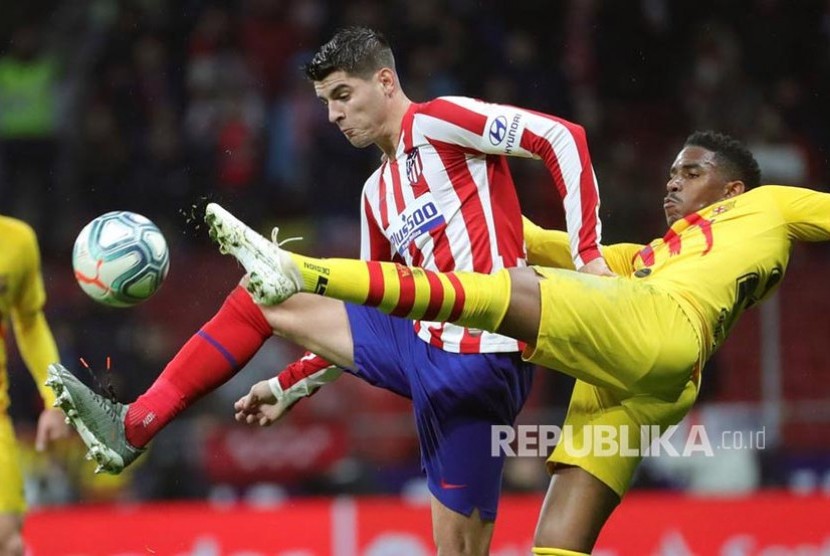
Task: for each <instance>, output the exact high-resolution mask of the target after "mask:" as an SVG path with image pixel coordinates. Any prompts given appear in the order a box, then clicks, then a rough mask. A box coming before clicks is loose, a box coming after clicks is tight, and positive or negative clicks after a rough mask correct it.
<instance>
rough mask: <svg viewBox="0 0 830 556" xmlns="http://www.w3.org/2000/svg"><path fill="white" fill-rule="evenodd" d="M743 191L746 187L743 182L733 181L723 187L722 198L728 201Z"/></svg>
mask: <svg viewBox="0 0 830 556" xmlns="http://www.w3.org/2000/svg"><path fill="white" fill-rule="evenodd" d="M744 191H746V185H745V184H744V182H743V181H742V180H733V181H730V182H727V184H726V186H725V187H724V190H723V198H724V199H729V198H731V197H734V196H736V195H740V194H741V193H743V192H744Z"/></svg>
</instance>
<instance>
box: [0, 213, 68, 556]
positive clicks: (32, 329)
mask: <svg viewBox="0 0 830 556" xmlns="http://www.w3.org/2000/svg"><path fill="white" fill-rule="evenodd" d="M45 300H46V294H45V293H44V289H43V278H42V275H41V271H40V250H39V249H38V244H37V238H36V236H35V233H34V231H33V230H32V228H31V227H29V226H28V225H27V224H25V223H24V222H21V221H20V220H16V219H13V218H9V217H5V216H0V555H2V556H6V555H14V556H18V555H22V554H23V540H22V538H21V529H22V524H23V513H24V511H25V499H24V496H23V473H22V470H21V469H20V462H19V458H18V452H17V442H16V440H15V437H14V429H13V428H12V423H11V419H10V418H9V415H8V413H7V410H8V407H9V404H10V400H9V392H8V376H7V373H6V345H5V338H6V331H7V329H8V325H9V324H11V325H12V328H13V330H14V336H15V340H16V342H17V347H18V349H19V350H20V354H21V355H22V356H23V360H24V361H25V363H26V366H27V367H28V368H29V371H30V372H31V374H32V377H33V378H34V380H35V383H37V386H38V391H39V392H40V395H41V397H42V398H43V403H44V410H43V412H42V413H41V414H40V418H39V419H38V425H37V433H36V437H35V446H36V448H37V449H38V450H43V449H45V448H46V446H47V444H48V442H49V441H50V440H54V439H57V438H63V437H65V436H67V435H68V434H69V428H68V425H67V424H66V423H65V422H64V415H63V413H62V412H61V411H60V409H53V408H52V403H53V402H54V401H55V396H54V394H53V393H52V391H51V390H50V389H49V388H47V387H46V385H45V382H46V368H47V367H48V366H49V364H51V363H55V362H56V361H58V350H57V347H56V346H55V340H54V338H53V337H52V332H51V330H50V329H49V325H48V323H47V322H46V317H45V316H44V314H43V304H44V302H45Z"/></svg>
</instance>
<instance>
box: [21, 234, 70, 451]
mask: <svg viewBox="0 0 830 556" xmlns="http://www.w3.org/2000/svg"><path fill="white" fill-rule="evenodd" d="M26 232H27V233H26V234H25V242H26V247H25V249H24V250H23V253H24V255H23V256H22V257H21V259H20V260H19V263H20V264H21V265H23V267H24V271H23V274H22V281H21V288H20V291H19V293H18V295H17V297H16V299H15V301H14V306H13V307H12V310H11V320H12V328H13V330H14V336H15V341H16V342H17V347H18V350H19V351H20V355H21V356H22V357H23V361H24V363H25V364H26V367H27V368H28V369H29V372H30V373H31V375H32V378H33V379H34V381H35V384H36V385H37V389H38V392H39V393H40V397H41V398H42V399H43V406H44V409H43V411H42V412H41V415H40V418H39V420H38V430H37V437H36V447H37V448H38V449H39V450H42V449H44V448H45V447H46V444H47V442H48V441H49V440H52V439H55V438H61V437H64V436H66V435H67V434H68V432H69V431H68V429H67V428H66V424H65V423H64V419H63V415H62V414H61V412H60V410H58V409H54V408H53V407H52V406H53V404H54V403H55V394H54V393H53V392H52V390H51V389H50V388H49V387H47V386H46V369H47V367H48V366H49V365H50V364H52V363H57V362H59V360H60V357H59V356H58V347H57V344H56V343H55V337H54V336H53V335H52V330H51V329H50V328H49V324H48V322H47V321H46V316H45V315H44V313H43V305H44V304H45V302H46V293H45V289H44V287H43V277H42V275H41V271H40V250H39V249H38V245H37V238H36V237H35V234H34V231H32V230H31V229H30V228H27V230H26Z"/></svg>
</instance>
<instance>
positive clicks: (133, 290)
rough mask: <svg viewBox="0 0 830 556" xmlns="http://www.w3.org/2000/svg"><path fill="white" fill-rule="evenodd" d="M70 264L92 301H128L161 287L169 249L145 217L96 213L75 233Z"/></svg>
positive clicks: (126, 303)
mask: <svg viewBox="0 0 830 556" xmlns="http://www.w3.org/2000/svg"><path fill="white" fill-rule="evenodd" d="M72 268H73V269H74V270H75V279H76V280H77V281H78V284H79V285H80V286H81V289H82V290H84V292H86V294H87V295H89V297H91V298H92V299H94V300H95V301H98V302H99V303H103V304H105V305H110V306H112V307H131V306H133V305H137V304H138V303H141V302H142V301H144V300H146V299H148V298H149V297H150V296H152V295H153V294H154V293H156V291H158V289H159V288H160V287H161V284H162V282H164V278H165V277H166V276H167V270H168V269H169V268H170V253H169V251H168V249H167V242H166V241H165V240H164V236H163V235H162V233H161V231H160V230H159V229H158V227H157V226H156V225H155V224H153V222H151V221H150V220H149V219H148V218H145V217H144V216H141V215H140V214H136V213H134V212H129V211H114V212H108V213H106V214H102V215H101V216H99V217H98V218H95V219H94V220H92V221H91V222H90V223H89V224H87V225H86V226H84V229H83V230H81V233H80V234H78V238H77V239H76V240H75V247H74V248H73V249H72Z"/></svg>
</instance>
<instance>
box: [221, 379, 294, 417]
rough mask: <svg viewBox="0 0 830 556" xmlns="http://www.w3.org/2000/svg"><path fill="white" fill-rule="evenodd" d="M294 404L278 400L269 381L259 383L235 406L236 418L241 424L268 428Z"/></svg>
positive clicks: (237, 401)
mask: <svg viewBox="0 0 830 556" xmlns="http://www.w3.org/2000/svg"><path fill="white" fill-rule="evenodd" d="M292 406H293V404H287V403H286V402H285V401H284V400H277V398H276V397H275V396H274V393H273V392H272V391H271V387H270V386H268V381H267V380H263V381H260V382H257V383H256V384H254V385H253V386H252V387H251V390H250V392H248V393H247V394H245V395H244V396H242V397H241V398H239V399H238V400H236V402H235V403H234V404H233V409H234V411H235V414H234V418H235V419H236V420H237V421H239V422H240V423H247V424H249V425H259V426H260V427H267V426H269V425H272V424H274V423H276V422H277V421H279V420H280V419H281V418H282V417H283V416H284V415H285V414H286V413H287V412H288V410H289V409H291V407H292Z"/></svg>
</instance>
